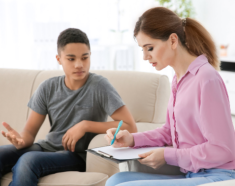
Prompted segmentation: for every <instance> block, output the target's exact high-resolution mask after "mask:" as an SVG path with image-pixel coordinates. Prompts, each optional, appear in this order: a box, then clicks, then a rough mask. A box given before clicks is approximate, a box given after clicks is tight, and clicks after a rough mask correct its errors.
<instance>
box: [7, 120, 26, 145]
mask: <svg viewBox="0 0 235 186" xmlns="http://www.w3.org/2000/svg"><path fill="white" fill-rule="evenodd" d="M2 125H3V126H4V127H5V128H6V129H7V132H4V131H2V135H3V136H4V137H5V138H7V139H8V140H9V141H10V142H11V143H12V144H13V145H14V146H15V147H16V148H17V149H20V148H22V147H23V146H24V145H25V141H24V140H23V138H22V137H21V136H20V134H19V133H18V132H16V131H15V130H14V129H13V128H11V126H10V125H9V124H7V123H6V122H3V123H2Z"/></svg>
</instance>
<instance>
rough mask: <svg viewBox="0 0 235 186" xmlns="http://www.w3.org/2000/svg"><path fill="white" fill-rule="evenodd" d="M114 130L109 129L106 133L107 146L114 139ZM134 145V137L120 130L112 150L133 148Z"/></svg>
mask: <svg viewBox="0 0 235 186" xmlns="http://www.w3.org/2000/svg"><path fill="white" fill-rule="evenodd" d="M116 130H117V129H116V128H111V129H108V130H107V131H106V133H107V134H106V135H105V139H106V140H107V141H108V143H109V144H111V141H112V140H113V138H114V134H115V132H116ZM134 144H135V142H134V137H133V135H132V134H131V133H129V131H128V130H120V131H119V132H118V133H117V135H116V139H115V141H114V143H113V145H112V146H113V147H114V148H119V147H133V146H134Z"/></svg>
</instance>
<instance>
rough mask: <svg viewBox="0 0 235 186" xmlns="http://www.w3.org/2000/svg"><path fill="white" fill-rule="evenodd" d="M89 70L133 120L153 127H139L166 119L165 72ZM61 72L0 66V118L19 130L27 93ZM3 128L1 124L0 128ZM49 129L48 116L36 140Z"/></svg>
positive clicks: (0, 142) (26, 111)
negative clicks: (115, 93)
mask: <svg viewBox="0 0 235 186" xmlns="http://www.w3.org/2000/svg"><path fill="white" fill-rule="evenodd" d="M91 72H93V73H96V74H99V75H102V76H104V77H106V78H107V79H108V80H109V81H110V83H111V84H112V85H113V86H114V88H115V89H116V90H117V91H118V93H119V94H120V96H121V97H122V99H123V101H124V102H125V104H126V106H127V107H128V109H129V110H130V112H131V113H132V115H133V117H134V119H135V121H136V123H149V125H151V123H152V124H153V127H149V129H148V127H147V126H142V125H140V127H138V128H141V130H139V131H143V130H144V129H145V130H150V129H152V128H155V125H156V123H157V124H163V123H164V122H165V118H166V109H167V102H168V99H169V95H170V85H169V81H168V78H167V76H164V75H159V74H155V73H145V72H131V71H91ZM61 75H64V72H63V71H62V70H54V71H36V70H13V69H0V87H1V92H0V111H1V112H0V121H6V122H8V123H9V124H11V125H12V127H14V128H15V129H16V130H17V131H21V130H22V128H23V126H24V124H25V122H26V119H27V118H28V116H29V113H30V109H28V107H27V104H28V101H29V99H30V97H31V96H32V95H33V93H34V92H35V90H36V89H37V88H38V86H39V85H40V84H41V83H42V82H43V81H45V80H47V79H49V78H51V77H55V76H61ZM108 120H111V118H109V119H108ZM146 127H147V128H146ZM2 129H3V127H2V125H0V130H2ZM49 130H50V124H49V120H48V118H47V119H46V120H45V122H44V124H43V125H42V127H41V129H40V131H39V133H38V135H37V137H36V140H35V141H37V140H38V139H44V138H45V135H46V134H47V133H48V132H49ZM3 144H9V142H8V141H7V140H6V139H4V138H3V137H1V140H0V145H3Z"/></svg>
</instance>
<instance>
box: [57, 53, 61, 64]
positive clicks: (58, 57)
mask: <svg viewBox="0 0 235 186" xmlns="http://www.w3.org/2000/svg"><path fill="white" fill-rule="evenodd" d="M56 60H57V62H58V63H59V65H61V62H60V56H59V55H56Z"/></svg>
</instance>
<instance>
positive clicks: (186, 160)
mask: <svg viewBox="0 0 235 186" xmlns="http://www.w3.org/2000/svg"><path fill="white" fill-rule="evenodd" d="M134 36H135V38H136V40H137V42H138V45H139V46H140V47H142V48H143V53H144V59H145V60H148V61H149V62H150V63H151V64H152V66H153V67H155V68H156V69H157V70H162V69H163V68H165V67H167V66H168V65H169V66H171V67H172V68H173V69H174V71H175V76H174V78H173V81H172V93H171V96H170V100H169V104H168V108H167V118H166V123H165V125H164V126H163V127H161V128H158V129H155V130H152V131H148V132H142V133H133V134H130V133H129V132H128V131H126V130H123V131H120V132H119V133H118V135H117V138H116V139H117V140H116V141H115V143H114V145H113V146H114V147H128V146H130V147H134V148H139V147H143V146H156V147H162V146H173V148H171V147H165V148H156V149H155V150H153V151H150V152H148V153H145V154H141V155H139V156H140V157H141V158H142V159H140V160H139V162H140V163H142V164H144V165H147V166H150V167H152V168H154V169H157V168H159V167H161V166H162V165H164V164H169V165H174V166H179V167H180V168H181V172H183V173H185V174H184V175H177V176H167V175H158V174H147V173H140V172H121V173H118V174H115V175H114V176H112V177H111V178H110V179H109V180H108V181H107V183H106V186H113V185H118V186H130V185H135V186H136V185H137V186H139V185H141V186H142V185H143V186H146V185H148V186H153V185H155V186H158V185H161V186H168V185H169V186H171V185H174V186H176V185H177V186H178V185H179V186H184V185H187V186H195V185H200V184H204V183H209V182H216V181H223V180H230V179H235V171H234V169H235V135H234V128H233V124H232V119H231V115H230V106H229V98H228V94H227V91H226V88H225V85H224V83H223V80H222V79H221V77H220V75H219V73H218V72H217V70H219V69H220V67H219V65H220V63H219V61H218V59H217V56H216V47H215V44H214V43H213V41H212V38H211V36H210V34H209V33H208V32H207V30H206V29H205V28H204V27H203V26H202V25H201V24H199V23H198V22H197V21H195V20H193V19H190V18H187V19H183V20H181V19H180V18H179V17H178V16H177V15H176V14H175V13H174V12H172V11H170V10H168V9H166V8H163V7H156V8H152V9H150V10H147V11H146V12H145V13H144V14H143V15H142V16H141V17H140V18H139V20H138V21H137V23H136V26H135V30H134ZM115 130H116V129H109V130H108V131H107V135H106V139H107V140H108V141H109V142H110V141H111V140H112V139H113V134H114V132H115ZM186 178H187V179H186Z"/></svg>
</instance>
